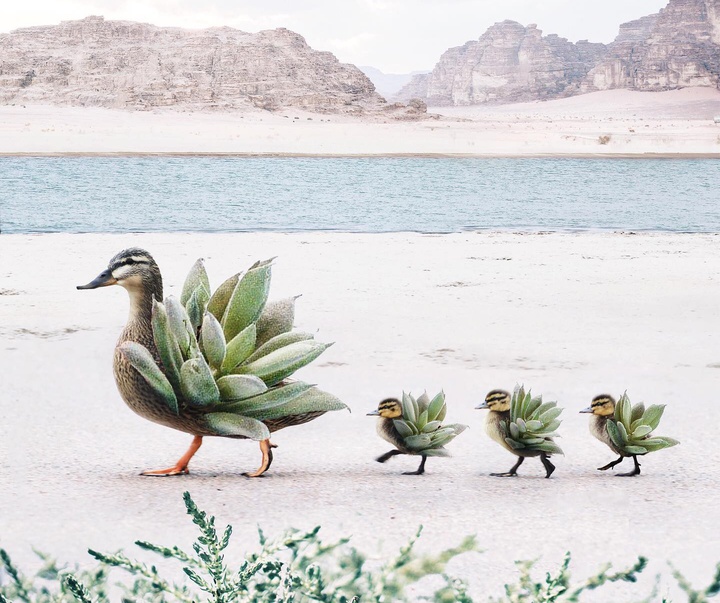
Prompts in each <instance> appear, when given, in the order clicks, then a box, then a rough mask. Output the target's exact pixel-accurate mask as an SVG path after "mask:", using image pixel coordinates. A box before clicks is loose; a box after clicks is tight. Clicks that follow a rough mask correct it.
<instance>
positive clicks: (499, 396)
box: [475, 389, 512, 412]
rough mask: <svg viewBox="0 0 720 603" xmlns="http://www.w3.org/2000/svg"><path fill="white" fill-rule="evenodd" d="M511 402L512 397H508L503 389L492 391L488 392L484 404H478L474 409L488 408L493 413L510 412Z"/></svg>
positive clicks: (508, 393)
mask: <svg viewBox="0 0 720 603" xmlns="http://www.w3.org/2000/svg"><path fill="white" fill-rule="evenodd" d="M511 400H512V396H511V395H510V392H507V391H505V390H504V389H494V390H492V391H490V392H488V394H487V396H485V402H483V403H482V404H479V405H478V406H476V407H475V408H476V409H485V408H488V409H490V410H492V411H494V412H505V411H508V410H510V401H511Z"/></svg>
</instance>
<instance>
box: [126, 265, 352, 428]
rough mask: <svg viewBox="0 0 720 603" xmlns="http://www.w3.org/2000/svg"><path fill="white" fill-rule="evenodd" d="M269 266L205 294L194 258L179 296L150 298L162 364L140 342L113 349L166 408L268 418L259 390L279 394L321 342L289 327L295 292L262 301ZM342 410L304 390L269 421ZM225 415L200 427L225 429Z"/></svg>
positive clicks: (312, 357)
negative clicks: (127, 362) (161, 300)
mask: <svg viewBox="0 0 720 603" xmlns="http://www.w3.org/2000/svg"><path fill="white" fill-rule="evenodd" d="M271 267H272V260H266V261H263V262H256V263H255V264H254V265H253V266H251V267H250V269H249V270H248V271H247V272H246V273H244V274H243V275H240V274H236V275H234V276H232V277H231V278H229V279H228V280H226V281H225V282H224V283H223V284H222V285H221V286H220V287H219V288H218V289H217V290H216V291H215V292H214V293H213V294H212V295H211V294H210V291H211V289H210V280H209V279H208V276H207V273H206V271H205V267H204V265H203V263H202V260H198V261H197V262H195V264H194V265H193V267H192V269H191V270H190V273H189V274H188V276H187V279H186V280H185V284H184V286H183V290H182V294H181V296H180V299H179V300H178V299H176V298H175V297H173V296H168V297H167V298H166V299H165V301H164V302H163V303H160V302H159V301H156V300H153V309H152V329H153V339H154V341H155V345H156V347H157V350H158V354H159V356H160V360H161V362H162V368H161V367H160V366H158V364H156V362H155V360H154V359H153V357H152V355H151V354H150V352H149V351H148V350H147V349H146V348H145V347H143V346H142V345H140V344H138V343H134V342H127V343H125V344H123V345H122V346H121V347H120V351H121V352H122V353H123V354H124V356H125V358H126V359H127V360H128V361H129V362H130V363H131V364H132V365H133V367H135V369H136V370H137V371H138V372H139V373H140V374H141V375H142V376H143V377H144V378H145V380H146V381H147V382H148V383H149V384H150V385H151V386H152V387H153V389H154V390H155V391H156V392H157V393H158V395H160V396H161V397H162V398H163V399H164V400H165V401H166V403H167V405H168V406H169V407H170V408H171V409H172V411H173V412H174V413H176V414H179V413H181V412H182V411H184V410H188V409H190V408H192V409H193V410H199V411H201V412H205V413H222V414H223V415H225V414H227V413H232V414H238V415H243V416H248V417H252V418H253V419H255V420H257V421H264V420H267V419H270V418H271V417H270V416H265V415H264V414H263V409H266V408H267V405H266V397H263V395H264V394H271V393H279V394H280V395H281V397H282V395H283V388H285V387H287V386H288V384H287V383H286V382H285V379H287V378H288V377H290V376H291V375H292V374H293V373H295V371H297V370H298V369H300V368H302V367H304V366H306V365H307V364H309V363H310V362H312V361H313V360H315V359H316V358H317V357H318V356H319V355H320V354H322V353H323V352H324V351H325V350H326V349H327V348H328V347H329V345H330V344H324V343H320V342H317V341H315V339H314V337H313V336H312V335H310V334H307V333H301V332H294V331H293V322H294V317H295V300H296V298H295V297H291V298H287V299H283V300H279V301H277V302H271V303H268V302H267V299H268V294H269V292H270V277H271ZM308 387H310V386H308ZM344 408H347V406H346V405H345V404H343V403H342V402H340V400H338V399H337V398H336V397H335V396H333V395H331V394H329V393H327V392H323V391H321V390H318V389H314V391H313V393H312V395H307V396H304V397H301V398H299V399H297V400H295V401H294V403H293V404H289V405H286V406H278V407H277V408H275V410H274V412H273V413H272V418H274V419H278V418H283V417H285V416H290V415H301V414H306V413H309V412H318V413H323V412H328V411H331V410H338V409H344ZM279 412H280V413H284V414H278V413H279ZM225 418H226V417H218V416H216V417H214V418H211V419H210V420H209V421H208V424H209V425H210V426H212V425H217V424H222V429H221V430H219V431H218V433H226V432H227V431H228V429H229V428H228V427H227V425H228V421H226V420H225ZM236 423H238V424H243V425H244V424H245V423H247V422H243V421H239V422H236ZM250 423H252V422H250ZM236 431H237V430H236ZM240 431H242V432H243V433H238V434H239V435H243V436H245V437H250V438H253V439H258V438H261V437H263V435H265V432H264V431H263V430H261V429H245V427H243V428H242V429H241V430H240ZM233 433H235V431H233ZM265 437H267V436H266V435H265Z"/></svg>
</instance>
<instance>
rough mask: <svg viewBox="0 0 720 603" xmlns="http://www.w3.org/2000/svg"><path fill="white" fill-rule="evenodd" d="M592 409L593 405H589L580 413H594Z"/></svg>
mask: <svg viewBox="0 0 720 603" xmlns="http://www.w3.org/2000/svg"><path fill="white" fill-rule="evenodd" d="M592 411H593V409H592V406H588V407H587V408H583V409H582V410H581V411H580V413H581V414H582V413H584V412H585V413H589V414H592Z"/></svg>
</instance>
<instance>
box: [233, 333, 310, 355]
mask: <svg viewBox="0 0 720 603" xmlns="http://www.w3.org/2000/svg"><path fill="white" fill-rule="evenodd" d="M313 337H314V336H313V335H312V334H311V333H304V332H302V331H291V332H290V333H282V334H281V335H278V336H277V337H273V338H272V339H271V340H269V341H266V342H265V343H263V344H262V345H261V346H260V347H258V348H257V349H256V350H255V351H254V352H253V353H252V354H250V356H249V357H248V358H247V359H246V360H245V361H244V362H253V361H254V360H257V359H258V358H262V357H263V356H267V355H268V354H269V353H270V352H274V351H275V350H279V349H280V348H284V347H285V346H286V345H290V344H291V343H296V342H298V341H307V340H308V339H313ZM255 345H256V346H257V345H258V344H257V341H256V342H255Z"/></svg>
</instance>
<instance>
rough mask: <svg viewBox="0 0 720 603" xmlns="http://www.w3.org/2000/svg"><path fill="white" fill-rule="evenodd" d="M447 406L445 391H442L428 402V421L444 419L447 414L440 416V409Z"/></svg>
mask: <svg viewBox="0 0 720 603" xmlns="http://www.w3.org/2000/svg"><path fill="white" fill-rule="evenodd" d="M444 407H445V393H444V392H440V393H439V394H438V395H437V396H435V397H434V398H433V399H432V400H431V401H430V404H428V409H427V410H428V421H436V420H437V421H442V420H443V419H444V418H445V416H444V415H443V417H442V418H440V417H439V415H440V411H441V410H442V409H443V408H444Z"/></svg>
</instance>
